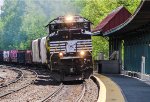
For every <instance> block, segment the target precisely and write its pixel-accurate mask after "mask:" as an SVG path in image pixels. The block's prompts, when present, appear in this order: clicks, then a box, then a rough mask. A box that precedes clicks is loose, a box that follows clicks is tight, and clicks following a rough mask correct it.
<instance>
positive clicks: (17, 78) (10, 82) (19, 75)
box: [0, 68, 23, 88]
mask: <svg viewBox="0 0 150 102" xmlns="http://www.w3.org/2000/svg"><path fill="white" fill-rule="evenodd" d="M9 69H10V70H13V71H15V72H16V73H18V75H17V77H16V78H15V79H14V80H11V81H9V82H7V83H4V82H3V83H1V84H0V88H3V87H7V86H8V85H11V84H13V83H16V82H17V81H19V80H21V79H22V78H23V73H22V71H21V70H20V69H14V68H9ZM3 80H5V79H3Z"/></svg>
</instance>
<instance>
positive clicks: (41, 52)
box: [40, 37, 47, 64]
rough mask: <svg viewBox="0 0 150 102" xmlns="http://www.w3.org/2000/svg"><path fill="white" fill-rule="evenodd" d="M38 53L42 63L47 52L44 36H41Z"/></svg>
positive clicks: (45, 59)
mask: <svg viewBox="0 0 150 102" xmlns="http://www.w3.org/2000/svg"><path fill="white" fill-rule="evenodd" d="M40 49H41V50H40V55H41V62H42V64H46V63H47V52H46V37H43V38H42V39H41V42H40Z"/></svg>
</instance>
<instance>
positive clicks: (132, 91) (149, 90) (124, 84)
mask: <svg viewBox="0 0 150 102" xmlns="http://www.w3.org/2000/svg"><path fill="white" fill-rule="evenodd" d="M105 76H107V77H109V78H111V79H112V80H113V81H114V82H115V83H117V84H118V85H119V87H120V88H121V89H122V92H123V94H124V96H125V100H126V102H150V85H148V84H146V83H144V82H142V81H141V80H138V79H135V78H131V77H127V76H124V75H105Z"/></svg>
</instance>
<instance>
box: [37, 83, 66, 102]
mask: <svg viewBox="0 0 150 102" xmlns="http://www.w3.org/2000/svg"><path fill="white" fill-rule="evenodd" d="M63 87H64V85H63V83H61V84H60V85H59V88H57V89H56V90H55V91H54V92H53V93H50V94H49V95H47V96H46V97H45V98H43V99H41V100H40V101H39V102H47V101H49V100H51V99H52V98H53V97H55V96H56V95H57V94H58V93H59V92H60V91H61V90H62V89H63Z"/></svg>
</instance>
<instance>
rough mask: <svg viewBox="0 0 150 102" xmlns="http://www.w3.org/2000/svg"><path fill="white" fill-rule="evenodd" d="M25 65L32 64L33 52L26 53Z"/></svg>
mask: <svg viewBox="0 0 150 102" xmlns="http://www.w3.org/2000/svg"><path fill="white" fill-rule="evenodd" d="M25 63H26V64H32V51H31V50H27V51H26V53H25Z"/></svg>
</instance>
